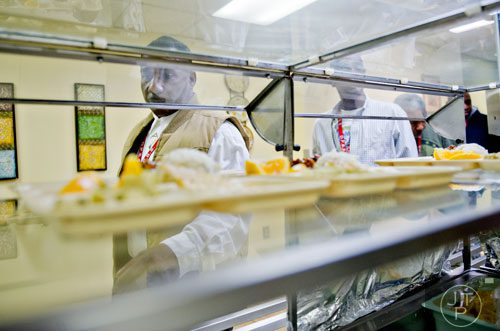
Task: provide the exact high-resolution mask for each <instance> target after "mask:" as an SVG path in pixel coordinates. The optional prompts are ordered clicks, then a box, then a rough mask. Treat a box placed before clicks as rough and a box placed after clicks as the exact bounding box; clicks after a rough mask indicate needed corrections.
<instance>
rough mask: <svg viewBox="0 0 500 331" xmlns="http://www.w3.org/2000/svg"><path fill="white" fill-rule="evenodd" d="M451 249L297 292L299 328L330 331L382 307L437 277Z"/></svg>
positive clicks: (446, 248) (432, 252)
mask: <svg viewBox="0 0 500 331" xmlns="http://www.w3.org/2000/svg"><path fill="white" fill-rule="evenodd" d="M451 249H452V247H450V246H443V247H440V248H438V249H435V250H431V251H426V252H424V253H420V254H418V255H415V256H412V257H410V258H407V259H404V260H401V261H398V262H394V263H391V264H387V265H384V266H382V267H378V268H375V269H370V270H366V271H364V272H361V273H359V274H357V275H354V276H352V277H349V278H345V279H342V280H340V281H336V282H335V283H332V284H329V285H327V286H322V287H320V288H316V289H313V290H311V291H308V292H303V293H299V294H298V297H297V305H298V329H299V330H331V329H334V328H336V327H339V326H344V325H348V324H350V323H352V322H353V321H355V320H356V319H358V318H360V317H362V316H364V315H367V314H369V313H371V312H373V311H377V310H380V309H382V308H384V307H385V306H387V305H389V304H391V303H392V302H394V301H395V300H397V299H398V298H400V297H401V296H402V295H403V294H405V293H407V292H408V291H410V290H412V289H414V288H415V287H417V286H420V285H422V284H423V283H424V282H426V281H427V280H429V279H430V278H431V277H435V276H438V275H439V274H440V273H441V270H442V268H443V265H444V264H445V262H446V260H447V259H448V257H449V255H450V253H451Z"/></svg>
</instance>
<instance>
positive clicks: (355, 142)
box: [313, 56, 418, 164]
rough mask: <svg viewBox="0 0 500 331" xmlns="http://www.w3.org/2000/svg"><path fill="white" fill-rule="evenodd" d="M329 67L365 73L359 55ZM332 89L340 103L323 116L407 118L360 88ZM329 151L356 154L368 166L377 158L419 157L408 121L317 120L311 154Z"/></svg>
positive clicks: (335, 62)
mask: <svg viewBox="0 0 500 331" xmlns="http://www.w3.org/2000/svg"><path fill="white" fill-rule="evenodd" d="M332 67H333V68H334V69H335V70H336V71H342V72H347V73H351V72H355V73H357V74H365V67H364V63H363V61H362V59H361V57H360V56H350V57H347V58H343V59H340V60H334V61H333V62H332ZM335 87H336V89H337V91H338V93H339V96H340V101H339V103H337V104H336V105H335V106H334V107H333V109H332V110H331V111H329V112H327V113H326V114H335V115H342V116H387V117H406V114H405V112H404V111H403V110H402V109H401V108H400V107H399V106H398V105H395V104H392V103H387V102H381V101H376V100H372V99H370V98H368V97H367V96H366V94H365V92H364V90H363V88H360V87H355V86H349V85H345V84H342V83H341V84H339V83H335ZM332 150H336V151H339V152H346V153H351V154H354V155H357V156H358V158H359V160H360V161H361V162H363V163H367V164H373V163H374V162H375V160H378V159H392V158H402V157H416V156H417V155H418V153H417V146H416V143H415V139H414V138H413V134H412V131H411V127H410V123H409V122H408V121H401V120H394V121H391V120H370V119H349V118H338V119H318V120H317V121H316V123H315V125H314V132H313V151H314V153H315V154H324V153H327V152H330V151H332Z"/></svg>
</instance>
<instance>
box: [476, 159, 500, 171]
mask: <svg viewBox="0 0 500 331" xmlns="http://www.w3.org/2000/svg"><path fill="white" fill-rule="evenodd" d="M479 167H480V168H481V169H483V170H491V171H500V160H481V162H479Z"/></svg>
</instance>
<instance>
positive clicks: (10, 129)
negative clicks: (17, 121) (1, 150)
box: [0, 117, 14, 146]
mask: <svg viewBox="0 0 500 331" xmlns="http://www.w3.org/2000/svg"><path fill="white" fill-rule="evenodd" d="M0 145H8V146H14V121H13V119H12V117H0Z"/></svg>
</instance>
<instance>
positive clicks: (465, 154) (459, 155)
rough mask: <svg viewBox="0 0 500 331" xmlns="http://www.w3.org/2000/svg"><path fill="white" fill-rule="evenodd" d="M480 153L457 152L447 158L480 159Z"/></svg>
mask: <svg viewBox="0 0 500 331" xmlns="http://www.w3.org/2000/svg"><path fill="white" fill-rule="evenodd" d="M480 158H481V155H479V154H477V153H473V152H462V153H457V154H455V155H453V156H451V157H450V158H449V160H476V159H480Z"/></svg>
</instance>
